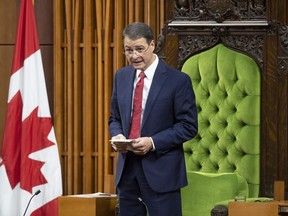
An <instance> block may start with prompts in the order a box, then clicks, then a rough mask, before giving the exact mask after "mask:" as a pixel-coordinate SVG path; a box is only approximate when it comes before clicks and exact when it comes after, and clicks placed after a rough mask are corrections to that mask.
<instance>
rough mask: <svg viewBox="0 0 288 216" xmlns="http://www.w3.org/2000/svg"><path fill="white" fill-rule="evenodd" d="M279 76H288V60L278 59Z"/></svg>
mask: <svg viewBox="0 0 288 216" xmlns="http://www.w3.org/2000/svg"><path fill="white" fill-rule="evenodd" d="M277 71H278V74H279V75H285V74H286V75H288V58H281V57H279V58H278V70H277Z"/></svg>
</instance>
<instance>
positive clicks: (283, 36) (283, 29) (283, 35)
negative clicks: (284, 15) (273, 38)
mask: <svg viewBox="0 0 288 216" xmlns="http://www.w3.org/2000/svg"><path fill="white" fill-rule="evenodd" d="M279 39H280V46H281V48H282V49H283V51H284V52H286V53H288V26H287V25H280V26H279Z"/></svg>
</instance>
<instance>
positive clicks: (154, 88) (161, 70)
mask: <svg viewBox="0 0 288 216" xmlns="http://www.w3.org/2000/svg"><path fill="white" fill-rule="evenodd" d="M166 79H167V71H166V67H165V65H164V63H163V62H161V60H160V61H159V64H158V66H157V68H156V71H155V74H154V77H153V81H152V84H151V87H150V91H149V95H148V98H147V102H146V105H145V111H144V115H143V119H142V127H143V126H144V125H145V122H146V120H147V118H148V116H149V113H150V112H151V108H152V106H153V103H154V102H155V101H156V98H157V97H158V94H159V92H160V90H161V89H162V87H163V85H164V83H165V81H166Z"/></svg>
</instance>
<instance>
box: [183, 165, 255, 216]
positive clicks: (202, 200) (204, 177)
mask: <svg viewBox="0 0 288 216" xmlns="http://www.w3.org/2000/svg"><path fill="white" fill-rule="evenodd" d="M187 177H188V186H186V187H184V188H182V190H181V197H182V213H183V216H199V215H201V216H210V212H211V210H212V209H213V207H214V206H215V203H218V202H221V201H223V200H229V199H233V198H234V197H235V196H237V195H244V196H246V197H247V196H248V194H249V192H248V190H249V189H248V184H247V182H246V180H245V178H243V177H241V176H240V175H238V174H237V173H203V172H197V171H187Z"/></svg>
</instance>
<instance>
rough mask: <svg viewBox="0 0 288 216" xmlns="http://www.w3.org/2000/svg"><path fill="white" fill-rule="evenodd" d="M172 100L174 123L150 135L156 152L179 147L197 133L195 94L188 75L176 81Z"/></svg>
mask: <svg viewBox="0 0 288 216" xmlns="http://www.w3.org/2000/svg"><path fill="white" fill-rule="evenodd" d="M173 100H174V103H173V104H174V115H175V116H174V118H175V123H174V124H173V126H171V127H169V128H167V129H165V130H162V131H160V132H158V133H157V134H154V135H153V136H152V139H153V141H154V144H155V150H156V151H158V153H161V152H162V153H163V152H165V151H169V149H173V148H175V147H179V145H182V144H183V142H186V141H188V140H190V139H192V138H193V137H194V136H195V135H196V134H197V128H198V125H197V123H198V121H197V108H196V103H195V94H194V91H193V88H192V83H191V79H190V77H189V76H188V75H186V74H184V76H182V79H181V80H180V81H179V82H178V85H177V88H176V89H175V94H174V98H173Z"/></svg>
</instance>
